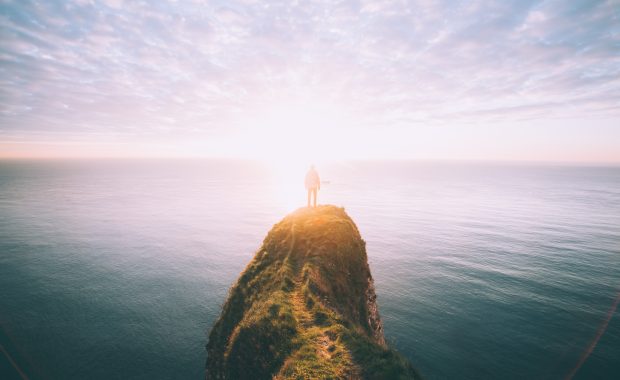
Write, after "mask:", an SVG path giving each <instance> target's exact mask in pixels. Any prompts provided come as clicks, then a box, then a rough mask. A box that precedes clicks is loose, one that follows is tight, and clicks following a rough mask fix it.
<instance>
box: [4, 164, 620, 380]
mask: <svg viewBox="0 0 620 380" xmlns="http://www.w3.org/2000/svg"><path fill="white" fill-rule="evenodd" d="M298 168H299V169H298ZM318 169H319V172H320V174H321V176H322V178H323V179H324V180H325V181H327V183H324V184H323V189H322V191H321V192H320V194H319V201H320V202H321V203H333V204H336V205H343V206H345V208H346V210H347V212H349V214H350V215H351V216H352V217H353V219H354V220H355V222H356V223H357V225H358V227H359V229H360V232H361V233H362V236H363V238H364V239H365V240H366V242H367V249H368V255H369V261H370V265H371V270H372V272H373V275H374V277H375V281H376V285H377V293H378V300H379V307H380V312H381V315H382V318H383V321H384V324H385V330H386V335H387V339H388V341H389V342H391V343H392V345H394V346H395V347H396V348H397V349H398V350H399V351H401V352H402V353H403V354H405V355H406V356H407V357H409V358H410V359H411V360H412V362H413V363H414V364H415V365H416V366H417V367H419V369H420V370H421V372H422V373H423V374H424V375H425V376H426V377H427V378H429V379H434V378H455V377H459V378H469V379H475V378H515V379H516V378H559V377H564V376H565V375H567V374H568V373H569V372H570V371H571V369H572V368H573V367H574V366H575V364H576V363H578V361H579V358H580V357H581V355H582V354H583V352H584V350H585V349H587V346H588V344H589V343H590V342H591V341H592V339H593V338H594V337H595V335H596V332H597V329H598V327H599V326H600V325H601V323H602V322H603V321H604V319H605V318H606V315H607V313H608V311H609V307H610V306H611V305H612V303H613V300H614V298H615V296H616V294H617V292H618V289H619V287H620V259H619V258H620V256H619V255H620V248H619V247H620V228H619V226H620V190H619V189H620V169H618V168H592V167H551V166H516V165H504V166H501V165H456V164H453V165H451V164H430V163H427V164H419V163H380V162H367V163H348V164H333V165H320V164H319V165H318ZM297 170H298V171H299V173H297ZM305 170H307V168H306V167H305V166H303V165H298V164H297V163H290V164H286V165H281V166H280V167H278V168H275V169H274V168H273V167H272V168H264V167H261V166H260V165H257V164H248V163H244V162H232V161H196V162H193V161H159V162H158V161H145V162H140V161H131V162H120V161H118V162H96V161H91V162H72V163H66V162H65V163H63V162H56V163H36V162H34V163H33V162H31V163H23V162H21V163H20V162H5V163H0V263H1V264H2V265H1V266H0V323H1V325H2V329H3V332H2V334H1V336H0V338H1V343H2V345H3V346H4V347H5V348H6V349H7V350H8V351H9V352H10V353H11V354H12V355H13V356H14V357H15V358H16V361H17V362H18V363H20V365H21V366H22V367H23V368H24V370H25V371H27V372H28V373H29V374H31V375H32V377H33V378H37V377H43V378H84V377H88V378H109V377H114V376H123V377H127V378H143V377H144V378H146V377H149V378H200V377H202V370H203V367H204V359H205V357H204V355H205V351H204V344H205V343H206V337H205V334H206V333H207V331H208V330H209V328H210V326H211V324H212V323H213V322H214V320H215V319H216V318H217V315H218V313H219V310H220V309H219V308H220V306H221V304H222V303H223V301H224V299H225V297H226V293H227V290H228V288H229V287H230V286H231V285H232V283H233V282H234V280H235V279H236V277H237V276H238V274H239V272H240V271H241V270H243V268H244V267H245V265H246V264H247V262H248V261H249V260H250V258H251V257H252V254H253V252H254V251H255V250H256V249H257V248H258V247H259V246H260V244H261V242H262V239H263V238H264V236H265V234H266V233H267V231H268V230H269V229H270V228H271V226H272V225H273V224H274V223H276V222H277V221H278V220H280V219H281V218H282V217H283V216H284V215H285V214H286V213H287V212H290V211H292V210H293V209H294V208H295V206H296V205H299V206H302V205H303V204H304V203H305V201H306V199H305V197H306V194H305V192H304V189H303V176H304V174H305ZM296 178H297V179H296ZM617 357H620V323H619V322H618V315H617V312H616V314H614V315H613V316H612V318H611V320H610V322H609V325H608V326H607V331H606V332H605V334H604V335H603V336H602V338H601V339H600V341H599V342H598V345H597V347H595V349H594V350H593V352H592V355H591V356H590V357H589V358H588V360H587V361H586V362H585V364H584V365H583V367H582V368H581V369H580V371H579V372H577V376H576V378H612V377H614V375H615V374H617V373H618V372H619V371H620V367H619V364H618V363H617V361H616V360H614V359H615V358H617ZM5 367H6V369H7V370H8V369H10V367H8V366H3V367H0V368H2V369H4V368H5Z"/></svg>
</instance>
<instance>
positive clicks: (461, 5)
mask: <svg viewBox="0 0 620 380" xmlns="http://www.w3.org/2000/svg"><path fill="white" fill-rule="evenodd" d="M0 30H1V47H0V83H1V86H0V140H2V139H5V140H15V139H24V140H28V139H35V140H36V139H37V138H39V139H48V138H50V136H51V137H52V138H53V136H65V137H62V138H66V136H67V135H71V136H74V137H75V138H80V137H84V138H88V137H89V136H98V135H100V134H102V133H107V134H110V135H119V136H124V135H131V136H142V137H144V138H149V136H156V137H157V138H165V137H166V136H168V135H171V134H176V135H178V134H179V133H183V134H187V135H189V136H191V135H192V134H196V135H200V136H214V135H220V134H223V133H226V131H229V130H237V131H238V130H239V128H242V127H240V126H239V125H240V124H239V120H247V119H251V118H252V112H256V110H258V109H262V108H265V107H269V106H270V105H272V104H274V103H277V102H282V101H285V100H286V101H288V100H290V99H291V98H298V99H299V100H300V101H301V102H303V101H304V100H307V99H308V98H309V97H310V98H316V99H320V100H322V101H326V102H330V103H331V104H334V105H336V106H337V107H341V108H342V109H346V110H347V111H348V112H350V114H352V115H356V118H355V124H356V125H359V127H360V128H392V127H394V128H396V127H398V128H409V127H411V128H414V127H415V126H416V125H421V124H422V125H435V124H436V125H463V124H472V123H473V124H480V123H493V122H497V121H507V120H536V119H540V118H547V119H548V118H554V117H558V118H560V117H561V118H570V117H582V118H587V117H593V116H596V117H607V118H615V119H619V118H620V2H618V1H616V0H607V1H593V0H581V1H560V0H549V1H540V0H527V1H526V0H513V1H483V0H474V1H465V2H460V1H435V0H420V1H312V2H310V1H282V2H279V1H278V2H276V1H266V2H264V1H251V0H247V1H198V0H196V1H130V0H126V1H122V0H106V1H103V0H101V1H97V0H79V1H78V0H75V1H60V0H45V1H25V0H19V1H6V0H5V1H2V2H0Z"/></svg>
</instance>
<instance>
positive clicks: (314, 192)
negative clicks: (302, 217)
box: [312, 187, 318, 207]
mask: <svg viewBox="0 0 620 380" xmlns="http://www.w3.org/2000/svg"><path fill="white" fill-rule="evenodd" d="M317 193H318V190H317V188H316V187H315V188H314V189H312V195H313V196H314V207H316V195H317Z"/></svg>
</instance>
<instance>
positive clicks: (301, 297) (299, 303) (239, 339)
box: [207, 206, 417, 379]
mask: <svg viewBox="0 0 620 380" xmlns="http://www.w3.org/2000/svg"><path fill="white" fill-rule="evenodd" d="M375 298H376V296H375V292H374V285H373V281H372V276H371V274H370V269H369V267H368V262H367V257H366V249H365V243H364V241H363V240H362V238H361V237H360V234H359V231H358V230H357V227H356V226H355V224H354V223H353V221H352V220H351V218H350V217H349V216H348V215H347V214H346V213H345V211H344V209H342V208H338V207H334V206H320V207H318V208H303V209H299V210H297V211H295V212H293V213H292V214H290V215H288V216H286V217H285V218H284V219H283V220H282V221H281V222H279V223H278V224H276V225H275V226H274V227H273V228H272V230H271V231H270V232H269V233H268V235H267V237H266V238H265V240H264V241H263V245H262V246H261V248H260V249H259V250H258V252H257V253H256V255H255V256H254V258H253V260H252V261H251V262H250V263H249V264H248V266H247V268H246V269H245V270H244V272H243V273H242V274H241V276H240V277H239V279H238V281H237V283H236V284H235V285H234V286H233V287H232V288H231V290H230V294H229V297H228V300H227V301H226V303H225V304H224V306H223V310H222V315H221V316H220V318H219V320H218V321H217V322H216V324H215V325H214V327H213V329H212V331H211V334H210V335H209V343H208V344H207V353H208V358H207V378H209V379H243V378H253V379H271V378H276V379H309V378H312V379H320V378H347V379H349V378H368V379H375V378H377V379H378V378H386V379H387V378H390V379H398V378H406V379H409V378H414V377H417V375H416V374H415V371H414V370H413V368H412V367H411V365H410V364H409V363H408V362H407V361H406V360H405V359H404V358H403V357H401V356H400V355H399V354H397V353H396V352H395V351H393V350H390V349H389V348H387V347H386V344H385V340H384V337H383V327H382V324H381V320H380V318H379V314H378V311H377V306H376V302H375Z"/></svg>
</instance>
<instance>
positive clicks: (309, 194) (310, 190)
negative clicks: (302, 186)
mask: <svg viewBox="0 0 620 380" xmlns="http://www.w3.org/2000/svg"><path fill="white" fill-rule="evenodd" d="M311 195H312V189H308V207H310V196H311Z"/></svg>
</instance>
